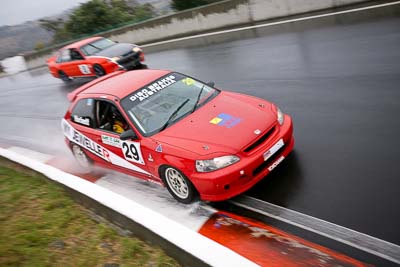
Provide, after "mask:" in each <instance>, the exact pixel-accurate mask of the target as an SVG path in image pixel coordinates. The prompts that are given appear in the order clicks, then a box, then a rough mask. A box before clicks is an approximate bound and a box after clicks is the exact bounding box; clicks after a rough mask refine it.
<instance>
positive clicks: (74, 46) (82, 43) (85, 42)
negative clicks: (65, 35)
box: [61, 36, 103, 50]
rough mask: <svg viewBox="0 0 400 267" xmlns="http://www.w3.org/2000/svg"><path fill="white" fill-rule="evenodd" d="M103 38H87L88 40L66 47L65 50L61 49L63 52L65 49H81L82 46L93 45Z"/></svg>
mask: <svg viewBox="0 0 400 267" xmlns="http://www.w3.org/2000/svg"><path fill="white" fill-rule="evenodd" d="M101 38H103V37H101V36H95V37H90V38H86V39H83V40H80V41H78V42H75V43H72V44H69V45H66V46H64V47H63V48H61V50H63V49H69V48H79V47H81V46H83V45H86V44H88V43H91V42H93V41H96V40H99V39H101Z"/></svg>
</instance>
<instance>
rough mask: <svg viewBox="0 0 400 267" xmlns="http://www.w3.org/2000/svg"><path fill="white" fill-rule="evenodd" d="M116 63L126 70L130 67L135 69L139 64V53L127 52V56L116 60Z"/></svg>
mask: <svg viewBox="0 0 400 267" xmlns="http://www.w3.org/2000/svg"><path fill="white" fill-rule="evenodd" d="M117 63H118V64H119V65H122V66H123V67H125V68H128V69H129V68H131V67H135V66H137V65H139V63H140V52H139V53H136V52H133V51H132V52H129V53H128V54H126V55H124V56H123V57H121V58H120V59H119V60H117Z"/></svg>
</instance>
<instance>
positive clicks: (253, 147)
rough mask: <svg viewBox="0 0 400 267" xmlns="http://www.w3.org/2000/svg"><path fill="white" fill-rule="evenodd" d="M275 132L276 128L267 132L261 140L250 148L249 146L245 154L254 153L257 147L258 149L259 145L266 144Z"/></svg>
mask: <svg viewBox="0 0 400 267" xmlns="http://www.w3.org/2000/svg"><path fill="white" fill-rule="evenodd" d="M274 131H275V126H274V127H272V128H271V129H270V130H269V131H268V132H266V133H265V134H264V135H262V136H261V137H260V138H259V139H257V140H256V141H255V142H254V143H253V144H251V145H250V146H248V147H247V148H246V149H245V150H244V152H246V153H249V152H250V151H252V150H253V149H255V148H256V147H258V146H259V145H261V144H262V143H264V142H265V140H267V139H268V138H269V137H270V136H271V135H272V133H273V132H274Z"/></svg>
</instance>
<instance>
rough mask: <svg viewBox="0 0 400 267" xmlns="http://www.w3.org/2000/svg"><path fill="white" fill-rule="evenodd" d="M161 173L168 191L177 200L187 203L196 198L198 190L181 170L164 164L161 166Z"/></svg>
mask: <svg viewBox="0 0 400 267" xmlns="http://www.w3.org/2000/svg"><path fill="white" fill-rule="evenodd" d="M160 174H161V178H162V179H163V182H164V184H165V185H166V186H167V189H168V191H169V192H170V193H171V195H172V196H173V197H174V198H175V199H176V200H178V201H179V202H181V203H185V204H190V203H192V202H193V201H194V200H195V198H196V197H197V191H196V189H195V188H194V186H193V184H192V183H191V182H190V181H189V179H188V178H187V177H186V176H185V175H184V174H183V173H182V172H181V171H180V170H178V169H175V168H173V167H170V166H164V167H162V168H161V173H160Z"/></svg>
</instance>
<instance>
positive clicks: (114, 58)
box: [110, 57, 119, 63]
mask: <svg viewBox="0 0 400 267" xmlns="http://www.w3.org/2000/svg"><path fill="white" fill-rule="evenodd" d="M118 60H119V57H113V58H111V59H110V61H111V62H114V63H117V61H118Z"/></svg>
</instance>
